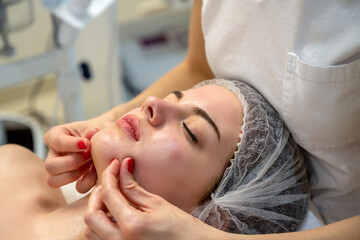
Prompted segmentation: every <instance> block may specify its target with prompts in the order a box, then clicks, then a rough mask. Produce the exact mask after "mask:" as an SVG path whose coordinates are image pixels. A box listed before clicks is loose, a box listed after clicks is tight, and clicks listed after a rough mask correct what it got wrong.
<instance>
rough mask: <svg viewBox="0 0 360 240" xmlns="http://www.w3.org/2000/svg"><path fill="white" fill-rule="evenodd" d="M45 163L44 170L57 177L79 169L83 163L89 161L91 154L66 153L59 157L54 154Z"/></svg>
mask: <svg viewBox="0 0 360 240" xmlns="http://www.w3.org/2000/svg"><path fill="white" fill-rule="evenodd" d="M49 154H50V156H49V157H48V158H47V159H46V161H45V169H46V171H47V172H48V173H50V174H51V175H58V174H61V173H65V172H71V171H75V170H77V169H79V168H80V167H81V166H83V165H84V164H85V163H87V162H89V161H90V160H91V154H89V155H86V152H84V154H82V153H81V154H80V153H68V154H66V155H63V156H60V155H57V154H55V153H54V152H52V153H49Z"/></svg>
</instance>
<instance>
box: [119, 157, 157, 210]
mask: <svg viewBox="0 0 360 240" xmlns="http://www.w3.org/2000/svg"><path fill="white" fill-rule="evenodd" d="M134 164H135V163H134V160H131V159H125V160H124V161H123V162H122V163H121V168H120V190H121V192H122V193H123V194H124V196H125V197H126V199H128V200H129V201H130V202H132V203H133V204H135V205H136V206H138V207H139V208H140V209H142V208H149V207H151V206H153V204H154V203H155V202H154V199H155V198H154V196H155V195H154V194H152V193H149V192H148V191H146V190H145V189H143V188H142V187H141V186H140V185H139V184H138V183H137V182H136V181H135V180H134V177H133V175H132V174H131V173H132V171H133V170H134V167H135V166H134Z"/></svg>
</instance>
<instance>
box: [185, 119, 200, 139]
mask: <svg viewBox="0 0 360 240" xmlns="http://www.w3.org/2000/svg"><path fill="white" fill-rule="evenodd" d="M182 124H183V127H184V129H185V131H186V133H187V135H188V136H189V137H190V139H191V141H192V143H193V144H197V143H198V139H197V137H196V135H195V134H194V133H193V132H192V131H191V130H190V128H188V126H187V125H186V123H185V122H183V123H182Z"/></svg>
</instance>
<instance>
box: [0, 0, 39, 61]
mask: <svg viewBox="0 0 360 240" xmlns="http://www.w3.org/2000/svg"><path fill="white" fill-rule="evenodd" d="M15 13H16V14H15ZM33 22H34V13H33V6H32V1H30V0H0V34H1V39H2V41H3V46H2V47H1V49H0V55H3V56H12V55H14V53H15V49H14V47H13V46H12V45H11V43H10V41H9V38H8V34H9V32H14V31H19V30H22V29H24V28H26V27H28V26H30V25H31V24H32V23H33Z"/></svg>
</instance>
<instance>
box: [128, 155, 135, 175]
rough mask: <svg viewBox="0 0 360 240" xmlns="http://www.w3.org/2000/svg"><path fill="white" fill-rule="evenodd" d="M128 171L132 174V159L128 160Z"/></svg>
mask: <svg viewBox="0 0 360 240" xmlns="http://www.w3.org/2000/svg"><path fill="white" fill-rule="evenodd" d="M128 171H129V173H131V174H132V173H133V172H134V159H132V158H130V159H129V161H128Z"/></svg>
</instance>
